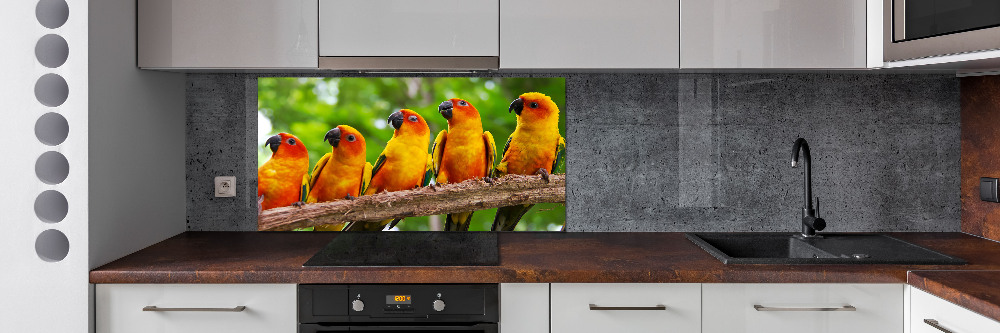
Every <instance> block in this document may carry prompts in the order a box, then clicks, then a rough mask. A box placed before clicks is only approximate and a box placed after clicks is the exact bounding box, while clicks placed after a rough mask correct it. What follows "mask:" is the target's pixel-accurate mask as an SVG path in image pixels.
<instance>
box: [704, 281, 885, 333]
mask: <svg viewBox="0 0 1000 333" xmlns="http://www.w3.org/2000/svg"><path fill="white" fill-rule="evenodd" d="M904 292H905V286H904V285H901V284H783V283H781V284H778V283H775V284H749V283H747V284H704V285H702V295H703V298H702V317H703V318H704V320H703V321H702V328H703V332H705V333H735V332H746V333H765V332H766V333H784V332H796V333H835V332H852V333H863V332H872V333H884V332H902V331H903V320H901V319H902V318H903V295H904Z"/></svg>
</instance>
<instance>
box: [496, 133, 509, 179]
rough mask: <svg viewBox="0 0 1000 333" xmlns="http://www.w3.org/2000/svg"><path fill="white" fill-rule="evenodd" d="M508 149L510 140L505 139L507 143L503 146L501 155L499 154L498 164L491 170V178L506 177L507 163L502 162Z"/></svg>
mask: <svg viewBox="0 0 1000 333" xmlns="http://www.w3.org/2000/svg"><path fill="white" fill-rule="evenodd" d="M508 148H510V138H507V143H505V144H503V153H501V154H500V163H497V166H496V168H494V169H493V177H497V178H499V177H503V176H506V175H507V162H506V161H503V157H505V156H507V149H508Z"/></svg>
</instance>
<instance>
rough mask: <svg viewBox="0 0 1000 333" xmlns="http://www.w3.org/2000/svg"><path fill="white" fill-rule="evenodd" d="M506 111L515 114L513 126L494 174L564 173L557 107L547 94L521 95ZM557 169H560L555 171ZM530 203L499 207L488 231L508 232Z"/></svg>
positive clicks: (543, 175)
mask: <svg viewBox="0 0 1000 333" xmlns="http://www.w3.org/2000/svg"><path fill="white" fill-rule="evenodd" d="M508 112H514V113H515V114H516V115H517V127H515V128H514V133H511V135H510V138H508V139H507V143H506V144H505V145H504V147H503V158H501V159H500V163H498V164H497V167H496V170H495V171H494V175H495V176H496V177H502V176H504V175H508V174H518V175H534V174H540V175H542V177H544V178H546V179H547V178H548V174H549V172H553V173H560V172H564V171H563V170H561V169H563V168H564V164H565V163H564V159H565V158H566V140H565V139H563V137H562V135H560V134H559V107H558V106H556V103H554V102H552V99H551V98H549V96H545V95H544V94H541V93H537V92H529V93H526V94H522V95H521V96H520V97H518V98H517V99H515V100H514V102H512V103H510V108H509V109H508ZM557 168H559V169H560V170H557ZM531 206H533V205H518V206H509V207H500V208H499V209H497V215H496V217H494V219H493V227H492V230H494V231H498V230H502V231H511V230H514V227H515V226H517V222H518V221H520V220H521V217H522V216H524V214H525V213H527V212H528V210H529V209H531Z"/></svg>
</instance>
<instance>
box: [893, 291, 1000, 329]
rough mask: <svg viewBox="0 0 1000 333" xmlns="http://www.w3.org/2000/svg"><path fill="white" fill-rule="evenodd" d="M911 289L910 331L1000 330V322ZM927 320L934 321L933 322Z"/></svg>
mask: <svg viewBox="0 0 1000 333" xmlns="http://www.w3.org/2000/svg"><path fill="white" fill-rule="evenodd" d="M909 289H910V316H909V317H910V332H907V333H941V332H942V330H941V329H938V328H936V327H934V326H933V325H931V323H933V324H936V325H937V326H939V327H941V328H943V329H945V330H948V331H950V332H952V333H976V332H1000V322H997V321H994V320H992V319H989V318H986V317H984V316H981V315H979V314H977V313H975V312H972V311H970V310H968V309H966V308H963V307H961V306H958V305H955V304H954V303H951V302H948V301H946V300H943V299H940V298H938V297H937V296H934V295H931V294H928V293H927V292H925V291H923V290H920V289H917V288H909ZM925 320H929V321H932V322H931V323H928V322H926V321H925Z"/></svg>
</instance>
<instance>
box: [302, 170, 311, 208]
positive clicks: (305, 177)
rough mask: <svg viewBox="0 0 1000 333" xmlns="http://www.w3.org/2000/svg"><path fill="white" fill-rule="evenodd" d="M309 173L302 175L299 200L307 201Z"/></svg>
mask: <svg viewBox="0 0 1000 333" xmlns="http://www.w3.org/2000/svg"><path fill="white" fill-rule="evenodd" d="M309 182H310V180H309V175H302V186H300V187H299V201H300V202H307V201H306V200H309V186H310V185H309Z"/></svg>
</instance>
